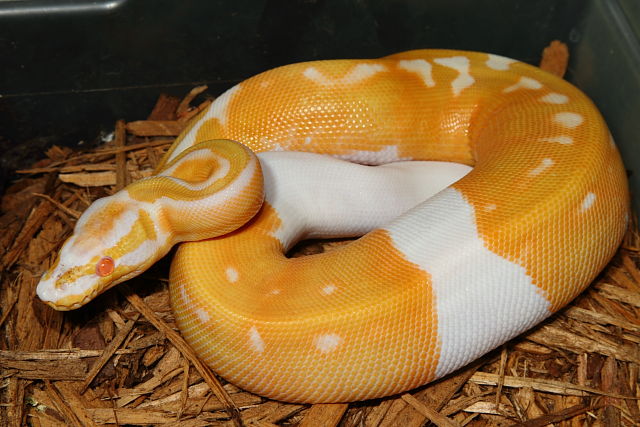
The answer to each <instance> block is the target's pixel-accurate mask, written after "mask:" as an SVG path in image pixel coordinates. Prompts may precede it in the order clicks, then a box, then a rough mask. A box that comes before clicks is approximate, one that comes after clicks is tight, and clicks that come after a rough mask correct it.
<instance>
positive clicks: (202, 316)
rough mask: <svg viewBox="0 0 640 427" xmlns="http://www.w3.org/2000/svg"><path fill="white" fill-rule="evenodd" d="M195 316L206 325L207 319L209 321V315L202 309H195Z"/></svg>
mask: <svg viewBox="0 0 640 427" xmlns="http://www.w3.org/2000/svg"><path fill="white" fill-rule="evenodd" d="M196 314H197V315H198V319H200V321H201V322H202V323H207V322H208V321H209V319H211V316H209V313H207V311H206V310H204V309H202V308H197V309H196Z"/></svg>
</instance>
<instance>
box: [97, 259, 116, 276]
mask: <svg viewBox="0 0 640 427" xmlns="http://www.w3.org/2000/svg"><path fill="white" fill-rule="evenodd" d="M115 266H116V263H115V261H114V260H113V258H111V257H109V256H105V257H102V258H101V259H100V261H98V263H97V264H96V274H97V275H98V276H100V277H105V276H108V275H110V274H111V273H113V270H114V269H115Z"/></svg>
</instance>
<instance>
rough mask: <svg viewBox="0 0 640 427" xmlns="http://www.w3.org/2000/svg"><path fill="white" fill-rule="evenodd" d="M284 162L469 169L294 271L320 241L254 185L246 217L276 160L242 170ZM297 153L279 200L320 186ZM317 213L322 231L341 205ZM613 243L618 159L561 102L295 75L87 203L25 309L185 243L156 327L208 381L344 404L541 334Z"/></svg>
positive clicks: (428, 63) (494, 67)
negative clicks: (207, 369)
mask: <svg viewBox="0 0 640 427" xmlns="http://www.w3.org/2000/svg"><path fill="white" fill-rule="evenodd" d="M221 140H233V141H238V142H240V143H242V144H244V145H239V144H234V143H232V142H225V141H221ZM230 147H231V148H230ZM247 147H248V148H247ZM278 151H287V152H289V151H293V152H309V153H316V154H324V155H330V156H332V157H333V158H334V159H333V160H326V161H327V162H328V163H327V165H328V166H326V168H327V170H333V168H334V166H332V165H333V164H334V162H335V164H336V166H335V168H336V170H338V169H340V168H342V166H338V165H339V164H341V162H340V161H339V160H335V158H338V159H342V160H349V161H351V162H355V163H364V164H368V165H379V164H386V163H390V162H398V161H405V160H436V161H446V162H455V163H459V164H464V165H469V166H472V167H473V169H472V170H471V171H470V172H468V173H466V171H465V172H464V173H460V175H459V177H462V178H461V179H459V180H457V178H455V179H453V178H452V179H451V180H450V181H451V184H450V185H446V188H445V189H443V190H442V191H439V192H437V194H435V195H434V196H433V197H429V198H427V200H425V201H422V202H420V203H418V204H417V206H415V207H413V208H412V209H409V210H408V211H407V212H405V213H403V214H402V215H400V216H399V217H397V218H395V219H393V220H390V221H387V220H386V219H385V220H384V221H382V223H381V224H377V223H376V224H375V229H373V230H372V231H370V232H368V233H367V234H366V235H364V236H363V237H361V238H359V239H357V240H355V241H354V242H352V243H349V244H348V245H345V246H343V247H340V248H337V249H334V250H332V251H329V252H326V253H323V254H318V255H313V256H308V257H302V258H295V259H289V258H287V257H286V256H285V253H286V251H287V250H288V249H289V248H290V247H291V245H292V244H293V243H295V241H296V240H297V239H299V238H301V237H307V236H309V235H314V233H315V231H313V230H311V231H309V230H308V229H306V228H305V226H304V224H303V223H304V220H301V219H299V218H298V217H299V215H298V214H297V213H295V211H294V210H293V209H292V208H291V209H290V208H287V206H291V204H289V205H287V204H286V203H285V204H279V203H280V202H278V201H274V200H275V199H278V197H279V196H278V194H280V193H281V192H282V191H284V190H282V191H281V190H278V189H271V188H269V186H267V188H266V189H265V190H264V191H265V192H266V195H267V196H266V200H265V201H264V203H262V196H263V187H262V183H263V179H264V180H265V182H267V181H269V179H270V178H269V176H270V174H275V175H278V174H280V173H281V172H280V169H281V168H282V167H279V166H278V165H279V164H280V163H278V162H279V160H271V159H272V158H273V159H277V156H278V154H280V153H265V154H258V157H259V160H258V158H256V157H255V156H254V155H253V154H252V152H257V153H262V152H278ZM291 154H292V155H293V160H291V161H290V162H289V163H286V164H287V165H288V166H286V168H288V169H289V170H290V171H291V177H289V178H287V176H288V175H286V173H285V172H282V174H284V175H282V176H284V177H285V178H282V179H283V180H286V179H289V180H290V181H296V180H297V179H296V178H295V177H296V176H298V177H302V176H306V175H305V174H311V173H312V172H311V171H313V170H317V169H313V167H312V166H307V165H305V161H306V160H305V159H306V157H304V154H294V153H291ZM270 156H271V157H270ZM296 156H301V157H296ZM261 164H262V165H263V166H262V168H261V166H260V165H261ZM323 167H324V166H323ZM357 167H358V168H362V169H357V170H356V169H353V170H354V172H353V174H354V176H356V175H358V174H367V173H369V172H366V171H365V172H360V171H361V170H370V169H377V168H370V167H368V166H357ZM261 169H264V178H263V174H262V173H261ZM272 169H273V170H274V171H272ZM321 170H322V169H321ZM345 170H346V169H345ZM349 170H350V169H349ZM270 171H271V172H270ZM307 171H308V172H307ZM345 173H349V174H350V173H351V172H345ZM391 173H392V175H393V174H395V173H396V172H391ZM296 174H297V175H296ZM362 176H365V175H362ZM394 176H395V175H394ZM354 179H355V178H354ZM300 180H301V181H304V179H300ZM318 180H319V179H318ZM355 180H356V181H358V182H360V184H358V185H361V187H359V189H358V190H357V191H356V192H357V193H359V194H360V193H361V194H362V195H363V197H365V198H366V199H367V200H369V202H370V203H372V204H381V205H384V204H389V202H388V201H386V200H384V197H382V196H380V195H379V193H377V191H378V190H376V188H375V187H374V186H373V185H371V186H367V182H368V181H367V180H366V179H355ZM385 180H386V178H385V179H383V180H382V181H385ZM316 181H317V180H316ZM316 181H313V182H314V183H315V182H316ZM454 181H455V182H454ZM314 183H312V184H310V185H311V186H313V185H316V184H314ZM301 185H302V184H301ZM349 185H350V181H349V179H346V180H345V181H344V184H343V186H349ZM353 185H356V184H353ZM313 191H315V190H313ZM279 192H280V193H279ZM337 192H339V191H338V190H336V193H337ZM323 194H324V193H323ZM319 197H320V198H322V200H326V201H323V203H322V205H323V206H328V208H327V211H330V210H332V209H334V208H335V209H336V210H339V209H340V207H341V205H342V204H343V203H344V202H342V201H341V202H338V201H335V202H334V201H333V200H332V199H331V194H328V195H327V196H326V199H324V198H323V197H325V196H319ZM381 197H382V200H381ZM346 199H348V197H346V198H343V199H341V200H346ZM294 204H295V202H294ZM391 204H392V203H391ZM318 209H319V210H322V209H321V208H318ZM236 212H237V213H236ZM327 215H329V218H331V215H335V216H336V217H338V216H339V215H338V214H335V213H332V212H328V213H327ZM363 218H366V215H364V216H363ZM363 221H364V219H363ZM329 222H331V221H325V223H329ZM627 222H628V191H627V183H626V176H625V171H624V168H623V165H622V162H621V159H620V156H619V153H618V151H617V149H616V147H615V144H614V142H613V139H612V137H611V135H610V134H609V131H608V129H607V127H606V124H605V123H604V121H603V119H602V117H601V116H600V114H599V112H598V111H597V109H596V108H595V107H594V105H593V104H592V102H591V101H590V100H589V99H588V98H587V97H586V96H585V95H584V94H583V93H582V92H580V91H579V90H578V89H576V88H575V87H573V86H572V85H571V84H569V83H567V82H565V81H563V80H561V79H559V78H556V77H554V76H552V75H550V74H547V73H546V72H544V71H542V70H540V69H538V68H535V67H532V66H529V65H526V64H523V63H520V62H517V61H514V60H511V59H507V58H504V57H500V56H496V55H488V54H484V53H476V52H461V51H449V50H417V51H410V52H404V53H399V54H396V55H391V56H388V57H384V58H381V59H374V60H335V61H317V62H308V63H301V64H294V65H289V66H285V67H280V68H276V69H274V70H270V71H267V72H264V73H262V74H259V75H257V76H255V77H252V78H250V79H248V80H246V81H244V82H242V83H240V84H238V85H236V86H235V87H233V88H231V89H229V90H228V91H227V92H225V93H224V94H223V95H222V96H220V97H219V98H218V99H217V100H216V101H215V102H214V103H213V104H212V105H211V106H210V107H209V108H208V109H207V110H205V111H204V112H202V113H201V114H200V115H199V116H198V117H197V118H196V119H195V120H194V121H193V122H192V123H191V124H190V126H189V127H188V128H187V129H186V130H185V131H184V132H183V133H182V134H181V135H180V136H179V137H178V139H177V140H176V142H175V143H174V144H173V145H172V147H171V148H170V150H169V152H168V153H167V154H166V155H165V157H164V158H163V160H162V162H161V164H160V165H159V166H158V169H157V174H156V176H154V177H151V178H148V179H145V180H142V181H139V182H137V183H134V184H132V185H131V186H130V187H128V188H126V189H124V190H122V191H121V192H119V193H117V194H116V195H114V196H111V197H109V198H106V199H102V200H99V201H97V202H96V203H94V205H92V206H91V207H90V208H89V209H88V210H87V212H86V213H85V214H84V215H83V217H82V218H81V219H80V220H79V221H78V224H77V226H76V229H75V232H74V235H73V236H72V237H71V238H70V239H69V240H68V241H67V242H66V243H65V245H63V247H62V249H61V251H60V255H59V257H58V259H57V260H56V261H55V262H54V264H53V266H52V267H51V269H50V270H49V271H48V272H47V273H46V274H45V275H44V276H43V278H42V280H41V283H40V284H39V286H38V295H39V296H40V298H41V299H43V300H44V301H45V302H47V303H48V304H50V305H51V306H53V307H54V308H57V309H70V308H75V307H78V306H80V305H82V304H84V303H86V302H87V301H88V300H90V299H91V298H92V297H93V296H95V295H96V294H98V293H100V292H102V291H104V290H105V289H107V288H109V287H110V286H113V285H114V284H115V283H118V282H121V281H123V280H126V279H127V278H129V277H133V276H134V275H136V274H139V273H140V272H141V271H143V270H144V269H146V268H147V267H148V266H149V265H151V264H152V263H153V262H155V260H157V259H158V258H160V257H161V256H163V255H164V254H166V253H167V251H168V250H169V248H170V247H171V246H172V245H173V244H176V243H178V242H186V243H182V244H180V246H179V248H178V250H177V253H176V255H175V257H174V259H173V263H172V267H171V278H170V282H171V285H170V293H171V300H172V307H173V310H174V312H175V316H176V320H177V323H178V326H179V328H180V330H181V333H182V334H183V336H184V337H185V338H186V340H187V341H188V342H189V344H190V345H191V346H192V347H193V348H194V349H195V350H196V352H197V353H198V354H199V356H200V357H201V358H202V359H203V360H204V361H205V362H207V363H208V364H209V365H210V366H211V367H212V368H213V369H214V370H215V371H216V372H217V373H219V374H220V375H221V376H222V377H224V378H226V379H227V380H229V381H231V382H233V383H234V384H236V385H238V386H240V387H242V388H245V389H247V390H249V391H252V392H255V393H257V394H260V395H263V396H267V397H270V398H274V399H280V400H285V401H295V402H345V401H354V400H362V399H368V398H374V397H381V396H386V395H390V394H394V393H398V392H401V391H405V390H408V389H411V388H413V387H416V386H419V385H422V384H425V383H427V382H429V381H432V380H434V379H437V378H440V377H442V376H443V375H446V374H447V373H449V372H451V371H453V370H454V369H456V368H458V367H460V366H463V365H464V364H466V363H468V362H470V361H472V360H473V359H475V358H477V357H479V356H480V355H482V354H484V353H486V352H487V351H489V350H491V349H493V348H495V347H496V346H498V345H500V344H502V343H504V342H505V341H507V340H509V339H510V338H512V337H514V336H515V335H517V334H519V333H521V332H523V331H524V330H526V329H528V328H530V327H532V326H534V325H535V324H537V323H538V322H540V321H541V320H542V319H544V318H546V317H548V316H549V315H550V314H551V313H553V312H555V311H557V310H558V309H560V308H561V307H563V306H564V305H565V304H567V303H568V302H569V301H570V300H571V299H573V298H574V297H575V296H576V295H578V294H579V293H580V292H581V291H582V290H583V289H584V288H585V287H586V286H587V285H588V284H589V283H590V282H591V281H592V280H593V279H594V277H595V276H596V275H597V274H598V273H599V272H600V270H601V269H602V268H603V267H604V266H605V265H606V263H607V262H608V261H609V260H610V259H611V257H612V256H613V254H614V253H615V251H616V249H617V247H618V245H619V244H620V241H621V239H622V235H623V233H624V231H625V229H626V225H627ZM245 223H246V224H245ZM243 224H245V225H243ZM327 227H328V228H329V229H330V228H331V227H330V225H328V226H327ZM356 228H357V227H356ZM236 229H237V230H236ZM233 230H236V231H233ZM341 232H342V231H340V232H338V234H339V233H341ZM317 234H327V233H321V232H318V233H317ZM329 234H331V233H330V232H329ZM353 234H358V233H357V232H353ZM216 236H221V237H216ZM202 239H205V240H202Z"/></svg>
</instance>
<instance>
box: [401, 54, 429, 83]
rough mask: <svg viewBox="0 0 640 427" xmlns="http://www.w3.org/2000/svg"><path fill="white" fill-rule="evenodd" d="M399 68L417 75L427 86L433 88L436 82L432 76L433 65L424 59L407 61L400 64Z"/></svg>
mask: <svg viewBox="0 0 640 427" xmlns="http://www.w3.org/2000/svg"><path fill="white" fill-rule="evenodd" d="M398 67H399V68H402V69H403V70H406V71H409V72H411V73H416V74H417V75H418V76H419V77H420V78H421V79H422V81H423V82H424V84H425V86H427V87H433V86H435V85H436V82H435V81H434V80H433V76H432V75H431V69H432V67H431V64H429V63H428V62H427V61H425V60H424V59H411V60H409V59H405V60H402V61H400V62H398Z"/></svg>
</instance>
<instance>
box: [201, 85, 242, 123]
mask: <svg viewBox="0 0 640 427" xmlns="http://www.w3.org/2000/svg"><path fill="white" fill-rule="evenodd" d="M238 89H240V85H239V84H238V85H235V86H234V87H232V88H231V89H229V90H227V91H226V92H225V93H223V94H222V95H220V96H219V97H217V98H216V100H215V102H214V103H213V104H211V107H209V111H207V114H205V117H203V120H201V123H204V120H207V119H218V122H219V123H220V124H221V125H222V126H224V125H226V124H227V109H228V108H229V103H230V102H231V99H232V98H233V95H235V93H236V92H237V91H238Z"/></svg>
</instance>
